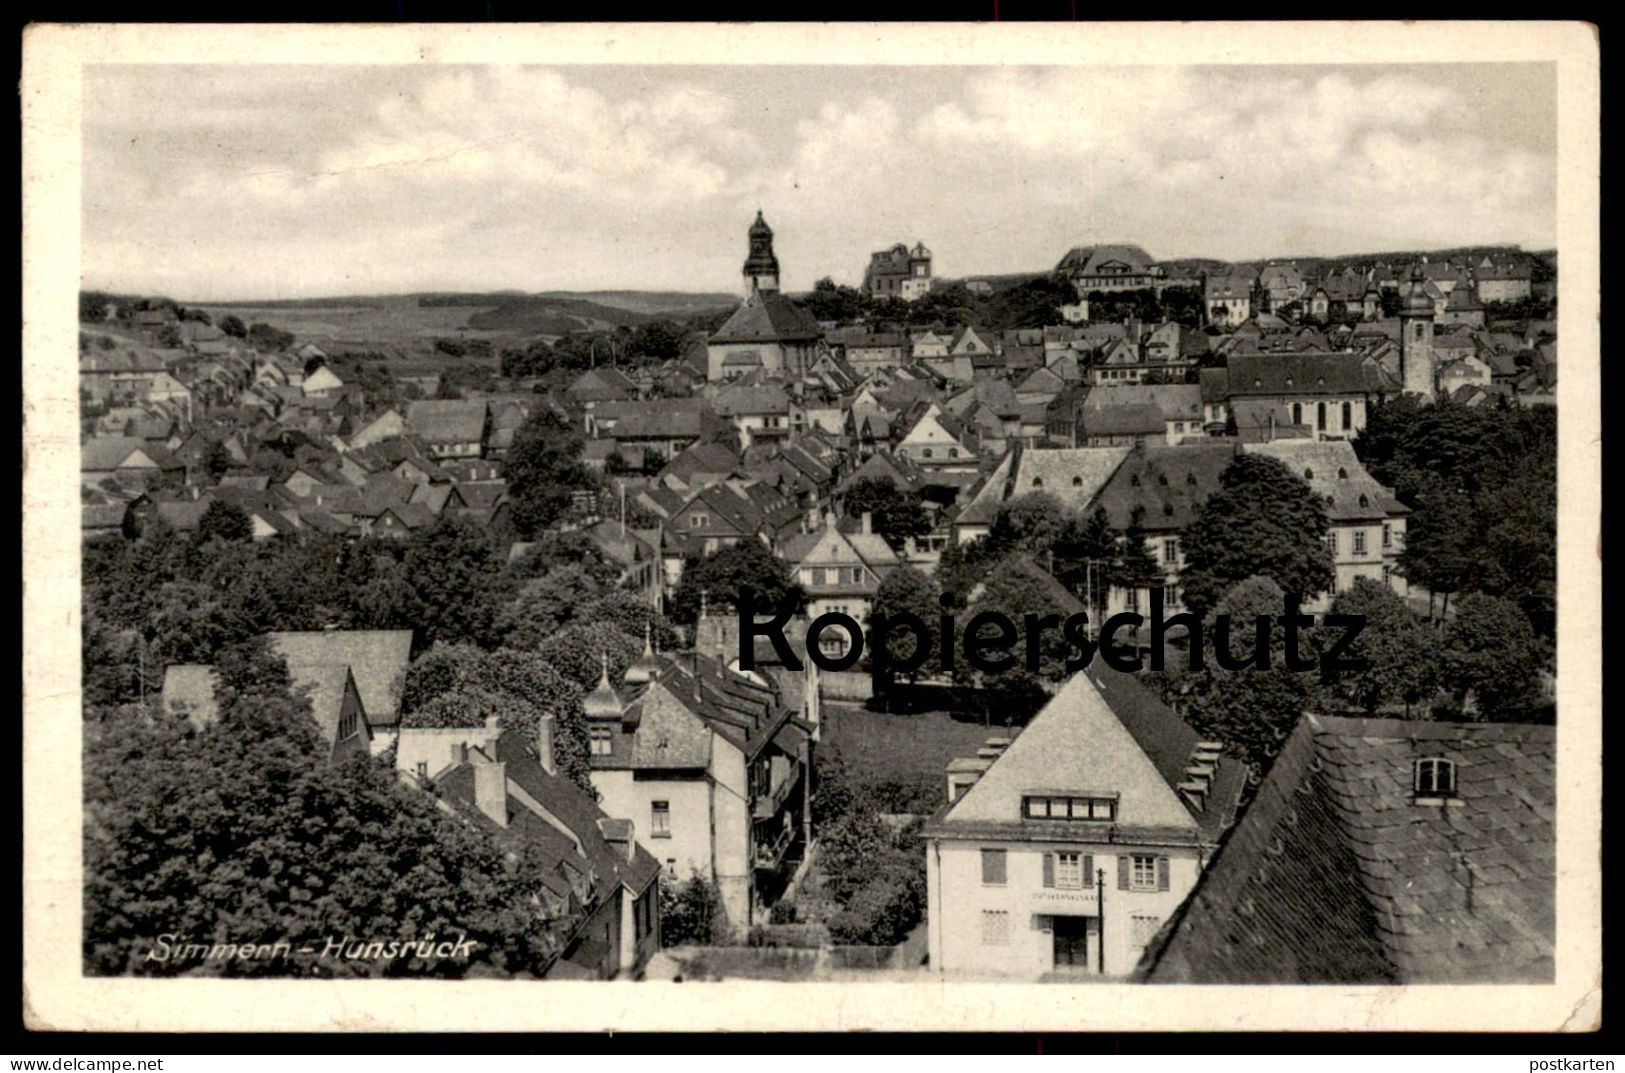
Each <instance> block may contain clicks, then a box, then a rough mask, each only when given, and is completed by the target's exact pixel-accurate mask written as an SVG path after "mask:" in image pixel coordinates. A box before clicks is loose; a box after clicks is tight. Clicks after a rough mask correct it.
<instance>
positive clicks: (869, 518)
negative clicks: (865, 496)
mask: <svg viewBox="0 0 1625 1073" xmlns="http://www.w3.org/2000/svg"><path fill="white" fill-rule="evenodd" d="M874 528H875V518H874V514H873V513H871V512H870V511H867V510H866V511H864V512H863V533H864V535H865V536H867V535H868V534H870V533H872V532H874Z"/></svg>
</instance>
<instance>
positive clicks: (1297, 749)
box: [1141, 714, 1557, 984]
mask: <svg viewBox="0 0 1625 1073" xmlns="http://www.w3.org/2000/svg"><path fill="white" fill-rule="evenodd" d="M1555 737H1556V735H1555V731H1554V729H1553V728H1551V727H1540V726H1527V725H1519V724H1508V723H1439V722H1428V721H1401V720H1387V719H1345V718H1336V717H1331V716H1323V715H1313V714H1311V715H1306V716H1304V717H1303V719H1302V721H1301V722H1300V723H1299V724H1298V727H1297V729H1296V731H1294V733H1293V734H1292V736H1291V737H1290V738H1289V739H1288V741H1287V743H1286V745H1285V746H1284V747H1283V749H1282V751H1281V754H1280V756H1279V757H1278V758H1277V759H1276V761H1275V764H1274V766H1273V767H1272V768H1271V770H1270V773H1269V775H1268V777H1267V778H1266V779H1265V780H1264V783H1263V785H1262V786H1261V787H1260V788H1259V792H1258V796H1257V798H1256V799H1255V800H1254V802H1253V803H1252V805H1251V807H1250V808H1249V809H1248V811H1247V814H1246V815H1245V816H1244V817H1243V818H1242V820H1241V822H1240V823H1239V824H1238V825H1237V826H1236V828H1235V830H1234V831H1233V832H1232V833H1231V835H1230V838H1229V840H1228V841H1227V843H1226V845H1225V846H1224V847H1223V848H1222V849H1221V850H1220V851H1219V853H1218V855H1217V856H1216V858H1215V859H1214V861H1213V863H1212V864H1211V865H1210V866H1209V868H1208V869H1207V870H1206V872H1204V873H1203V875H1202V878H1201V879H1200V880H1199V882H1198V884H1197V887H1196V890H1195V891H1194V892H1193V893H1192V895H1191V898H1190V900H1189V901H1188V902H1187V903H1186V905H1185V907H1184V908H1183V909H1182V910H1181V911H1180V913H1179V914H1178V915H1176V916H1175V917H1174V918H1173V920H1172V921H1171V922H1170V925H1169V926H1168V927H1167V928H1165V929H1164V932H1163V934H1162V935H1161V936H1159V937H1158V942H1156V943H1154V944H1153V945H1152V946H1151V947H1150V948H1148V951H1147V957H1146V960H1145V962H1143V963H1142V967H1141V971H1142V974H1143V975H1144V976H1145V977H1146V978H1147V979H1149V980H1151V981H1152V982H1159V983H1161V982H1167V983H1183V982H1197V983H1238V984H1239V983H1340V982H1346V983H1354V982H1358V983H1476V982H1499V983H1511V982H1520V981H1527V982H1537V981H1546V982H1549V981H1550V980H1551V979H1552V975H1553V971H1554V960H1553V947H1554V942H1555V935H1556V921H1555V902H1556V889H1555V884H1556V879H1555V876H1556V829H1555V821H1554V810H1555V802H1556V775H1557V770H1556V757H1555ZM1422 758H1442V759H1446V760H1450V761H1452V762H1454V764H1455V778H1456V795H1455V797H1454V799H1453V800H1454V802H1455V803H1454V804H1452V803H1449V800H1450V799H1446V803H1443V804H1424V803H1420V802H1418V801H1417V800H1415V798H1414V796H1413V791H1412V787H1413V785H1414V783H1413V778H1412V765H1413V763H1414V761H1416V760H1417V759H1422Z"/></svg>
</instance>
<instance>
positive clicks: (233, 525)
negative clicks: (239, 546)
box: [197, 499, 254, 542]
mask: <svg viewBox="0 0 1625 1073" xmlns="http://www.w3.org/2000/svg"><path fill="white" fill-rule="evenodd" d="M197 539H198V540H199V542H203V541H209V540H230V541H237V542H243V541H248V540H252V539H254V523H253V522H251V521H249V519H248V514H247V513H246V512H245V511H244V510H243V508H241V507H239V506H237V505H236V504H235V503H228V502H226V501H225V500H224V499H216V500H215V501H213V502H212V503H210V504H209V506H208V508H207V509H206V510H204V512H203V517H201V518H199V519H198V523H197Z"/></svg>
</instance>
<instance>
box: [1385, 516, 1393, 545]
mask: <svg viewBox="0 0 1625 1073" xmlns="http://www.w3.org/2000/svg"><path fill="white" fill-rule="evenodd" d="M1393 543H1394V531H1393V529H1392V528H1391V527H1390V526H1389V525H1388V523H1387V522H1383V523H1382V546H1383V547H1384V548H1388V547H1392V546H1393Z"/></svg>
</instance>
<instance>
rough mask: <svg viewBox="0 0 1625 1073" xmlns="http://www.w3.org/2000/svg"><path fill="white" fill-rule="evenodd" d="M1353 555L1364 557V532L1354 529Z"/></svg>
mask: <svg viewBox="0 0 1625 1073" xmlns="http://www.w3.org/2000/svg"><path fill="white" fill-rule="evenodd" d="M1354 554H1356V555H1364V554H1365V530H1364V529H1356V530H1355V531H1354Z"/></svg>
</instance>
